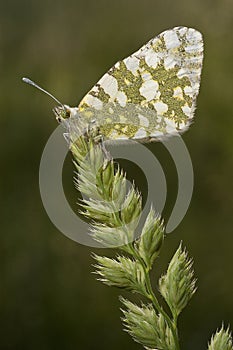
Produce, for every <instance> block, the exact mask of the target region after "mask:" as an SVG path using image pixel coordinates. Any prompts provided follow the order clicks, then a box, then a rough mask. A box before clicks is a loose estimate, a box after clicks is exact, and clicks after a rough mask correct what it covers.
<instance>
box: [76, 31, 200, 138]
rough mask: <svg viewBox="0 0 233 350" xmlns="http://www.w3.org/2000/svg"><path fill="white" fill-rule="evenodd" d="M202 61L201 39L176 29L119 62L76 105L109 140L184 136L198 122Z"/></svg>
mask: <svg viewBox="0 0 233 350" xmlns="http://www.w3.org/2000/svg"><path fill="white" fill-rule="evenodd" d="M202 60H203V41H202V36H201V34H200V33H199V32H198V31H196V30H195V29H192V28H186V27H176V28H173V29H171V30H167V31H165V32H163V33H161V34H160V35H158V36H157V37H155V38H154V39H152V40H150V41H149V42H148V43H147V44H146V45H144V46H143V47H142V48H141V49H140V50H138V51H137V52H135V53H134V54H132V55H131V56H129V57H127V58H126V59H124V60H122V61H120V62H117V63H116V64H115V66H114V67H112V68H111V69H110V70H109V71H108V72H107V73H106V74H105V75H104V76H103V77H102V78H101V79H100V80H99V81H98V83H97V84H96V85H95V86H94V87H93V88H92V89H91V90H90V91H89V92H88V94H87V95H86V96H85V97H84V98H83V100H82V101H81V102H80V104H79V106H78V113H79V116H80V119H82V121H83V122H85V123H87V124H90V123H91V125H97V126H98V128H99V130H100V133H101V135H102V136H103V138H104V139H106V140H121V139H123V140H124V139H135V140H142V141H144V140H145V141H147V140H156V139H163V138H164V137H165V136H168V135H173V134H177V133H179V132H183V131H185V130H186V129H187V128H188V126H189V125H190V123H191V122H192V119H193V117H194V110H195V103H196V98H197V95H198V91H199V86H200V76H201V68H202Z"/></svg>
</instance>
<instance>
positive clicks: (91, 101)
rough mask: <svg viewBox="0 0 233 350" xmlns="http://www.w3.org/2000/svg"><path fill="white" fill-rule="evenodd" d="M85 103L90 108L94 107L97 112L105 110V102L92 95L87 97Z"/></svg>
mask: <svg viewBox="0 0 233 350" xmlns="http://www.w3.org/2000/svg"><path fill="white" fill-rule="evenodd" d="M84 102H85V103H87V104H88V105H89V106H90V107H94V108H95V109H97V110H101V109H102V108H103V102H102V101H100V100H99V99H98V98H97V97H95V96H92V95H87V96H86V97H85V100H84Z"/></svg>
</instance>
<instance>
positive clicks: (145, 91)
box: [139, 80, 159, 101]
mask: <svg viewBox="0 0 233 350" xmlns="http://www.w3.org/2000/svg"><path fill="white" fill-rule="evenodd" d="M158 88H159V84H158V83H157V81H155V80H146V81H144V82H143V83H142V86H141V87H140V89H139V91H140V94H141V95H142V96H143V97H145V98H146V99H147V101H151V100H153V99H154V98H155V96H156V94H157V92H158Z"/></svg>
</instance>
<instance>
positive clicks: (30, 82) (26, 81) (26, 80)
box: [22, 78, 64, 108]
mask: <svg viewBox="0 0 233 350" xmlns="http://www.w3.org/2000/svg"><path fill="white" fill-rule="evenodd" d="M22 81H23V82H24V83H26V84H29V85H32V86H34V87H35V88H37V89H38V90H40V91H42V92H44V93H45V94H46V95H48V96H50V97H51V98H52V99H53V100H54V101H56V102H57V103H58V104H59V105H60V106H61V107H62V108H64V105H63V104H62V103H61V102H60V101H58V99H57V98H56V97H54V96H53V95H52V94H50V93H49V92H48V91H46V90H45V89H43V88H42V87H40V86H39V85H37V84H36V83H35V82H34V81H32V80H31V79H28V78H22Z"/></svg>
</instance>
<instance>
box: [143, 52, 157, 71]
mask: <svg viewBox="0 0 233 350" xmlns="http://www.w3.org/2000/svg"><path fill="white" fill-rule="evenodd" d="M145 61H146V64H147V65H148V66H149V67H152V68H156V67H157V65H158V63H159V57H158V55H157V53H156V52H155V51H154V50H153V49H149V50H148V51H147V53H146V56H145Z"/></svg>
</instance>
